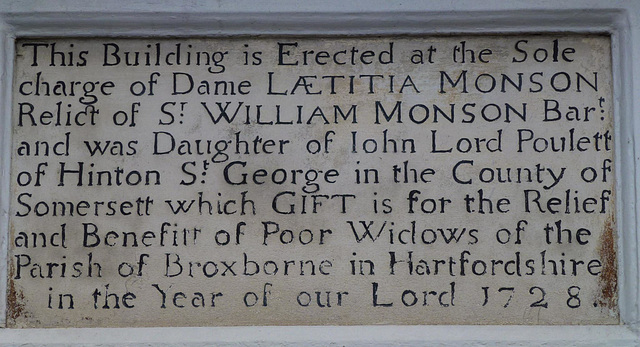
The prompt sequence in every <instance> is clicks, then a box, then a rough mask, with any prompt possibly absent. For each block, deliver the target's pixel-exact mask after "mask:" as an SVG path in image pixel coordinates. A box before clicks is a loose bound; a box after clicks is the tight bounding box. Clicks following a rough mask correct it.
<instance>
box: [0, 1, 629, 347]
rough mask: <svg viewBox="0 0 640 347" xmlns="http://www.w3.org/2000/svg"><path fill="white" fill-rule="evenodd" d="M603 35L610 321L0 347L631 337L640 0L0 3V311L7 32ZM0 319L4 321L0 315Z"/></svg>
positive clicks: (179, 332)
mask: <svg viewBox="0 0 640 347" xmlns="http://www.w3.org/2000/svg"><path fill="white" fill-rule="evenodd" d="M505 32H581V33H585V32H599V33H602V32H606V33H610V34H611V35H612V46H613V47H612V55H613V61H614V64H613V65H614V79H615V83H614V89H615V91H614V94H615V100H616V104H615V114H616V117H617V118H616V124H615V127H616V139H618V141H617V143H616V146H617V147H616V157H617V158H616V159H617V163H616V164H617V178H618V181H617V182H618V183H617V184H618V187H617V188H618V192H619V193H618V199H619V201H618V206H621V208H619V210H618V227H619V233H618V235H619V240H618V250H619V261H620V264H619V271H620V273H619V288H620V311H621V318H622V322H623V323H622V324H621V325H620V326H597V327H596V326H594V327H590V326H580V327H573V326H565V327H562V326H560V327H558V326H555V327H540V326H536V327H525V326H380V327H378V326H376V327H238V328H171V329H169V328H164V329H161V328H145V329H48V330H35V329H31V330H12V329H1V328H0V346H15V345H18V344H19V345H21V346H35V345H47V346H69V345H82V346H86V345H93V346H122V345H128V346H151V345H153V346H158V345H172V346H175V345H179V346H205V345H217V346H246V345H256V346H271V345H274V344H278V345H290V346H298V345H301V344H303V345H309V346H327V345H335V346H341V345H352V346H373V345H378V346H382V345H390V344H393V345H399V344H402V345H405V346H422V345H429V346H471V345H480V346H482V345H486V346H507V345H517V346H524V345H536V346H538V345H541V344H545V346H638V345H640V337H639V335H638V330H639V329H640V308H639V306H638V305H639V303H640V300H639V299H640V296H639V294H640V292H639V286H638V279H639V278H640V276H639V273H638V271H639V269H640V268H639V266H638V261H639V259H640V258H639V256H640V253H639V251H638V248H637V247H638V233H637V232H636V231H637V230H638V217H640V210H639V208H640V206H638V205H637V202H638V191H637V190H638V187H639V186H640V174H637V172H638V171H639V169H640V167H639V166H638V165H639V164H640V143H639V142H638V141H636V138H637V137H638V136H640V120H639V119H638V117H640V97H639V96H640V63H639V62H640V1H638V0H606V1H604V0H562V1H556V0H532V1H507V0H504V1H499V0H484V1H477V0H451V1H438V0H414V1H411V0H404V1H385V0H373V1H353V0H352V1H346V0H328V1H302V0H298V1H295V0H281V1H273V0H271V1H250V0H230V1H226V0H217V1H204V0H202V1H196V0H189V1H187V0H185V1H169V0H166V1H160V0H110V1H107V0H66V1H63V0H48V1H47V0H42V1H35V0H33V1H27V0H0V66H1V69H0V134H1V137H0V279H1V280H0V316H2V317H4V313H3V312H4V311H5V307H4V302H5V294H4V293H5V292H6V290H5V287H6V265H5V264H6V248H7V246H6V243H7V242H6V241H7V240H6V235H7V233H8V208H9V177H8V175H9V165H10V152H11V151H10V143H11V124H10V121H11V119H10V114H11V112H10V111H11V81H12V62H13V40H14V39H15V38H16V37H34V36H37V37H43V36H150V35H157V36H185V35H198V36H221V35H222V36H228V35H253V34H275V35H288V34H293V35H311V34H324V35H355V34H357V35H369V34H371V35H375V34H445V33H474V34H477V33H505ZM0 325H4V318H0Z"/></svg>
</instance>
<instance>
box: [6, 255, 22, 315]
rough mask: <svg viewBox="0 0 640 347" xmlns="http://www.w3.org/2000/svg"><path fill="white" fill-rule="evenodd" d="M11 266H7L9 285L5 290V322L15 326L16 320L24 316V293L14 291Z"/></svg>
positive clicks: (17, 290)
mask: <svg viewBox="0 0 640 347" xmlns="http://www.w3.org/2000/svg"><path fill="white" fill-rule="evenodd" d="M13 272H14V269H13V266H9V283H8V290H7V321H8V322H9V323H10V324H15V321H16V319H18V318H19V317H20V316H22V315H23V314H24V293H23V292H22V290H20V289H16V286H15V284H14V282H13Z"/></svg>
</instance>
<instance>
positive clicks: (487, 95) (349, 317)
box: [8, 36, 618, 327]
mask: <svg viewBox="0 0 640 347" xmlns="http://www.w3.org/2000/svg"><path fill="white" fill-rule="evenodd" d="M16 50H17V57H16V73H15V76H16V77H15V84H14V92H13V95H14V109H13V115H12V117H13V124H14V131H13V135H14V138H13V151H12V165H13V166H12V192H11V194H12V196H11V235H10V243H11V245H10V251H9V257H8V258H9V269H10V274H9V276H10V277H9V293H8V306H9V313H8V322H9V325H10V326H12V327H68V326H77V327H98V326H208V325H298V324H302V325H328V324H331V325H334V324H339V325H345V324H616V323H617V322H618V307H617V306H618V304H617V270H616V245H615V239H616V237H615V234H616V223H615V190H614V183H615V182H614V172H613V167H614V164H613V158H614V155H613V148H614V142H613V141H614V140H613V127H612V124H613V107H612V103H611V102H612V91H611V88H612V87H611V84H612V83H611V60H610V44H609V38H608V37H604V36H502V37H498V36H487V37H475V36H473V37H384V38H375V39H357V38H349V39H341V38H315V39H300V38H282V39H242V38H238V39H188V40H187V39H176V40H152V39H136V40H112V39H86V40H85V39H82V40H75V39H74V40H70V39H64V40H28V41H19V42H18V44H17V46H16Z"/></svg>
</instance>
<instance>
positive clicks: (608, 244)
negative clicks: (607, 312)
mask: <svg viewBox="0 0 640 347" xmlns="http://www.w3.org/2000/svg"><path fill="white" fill-rule="evenodd" d="M615 235H616V233H615V220H614V217H613V216H612V215H609V217H607V220H606V221H605V222H604V230H603V231H602V236H600V245H599V246H598V255H599V256H600V260H601V261H602V273H601V274H600V277H599V278H598V287H599V294H598V296H597V297H596V304H597V305H598V306H600V307H605V308H608V309H616V308H617V307H618V267H617V262H616V237H615Z"/></svg>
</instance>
